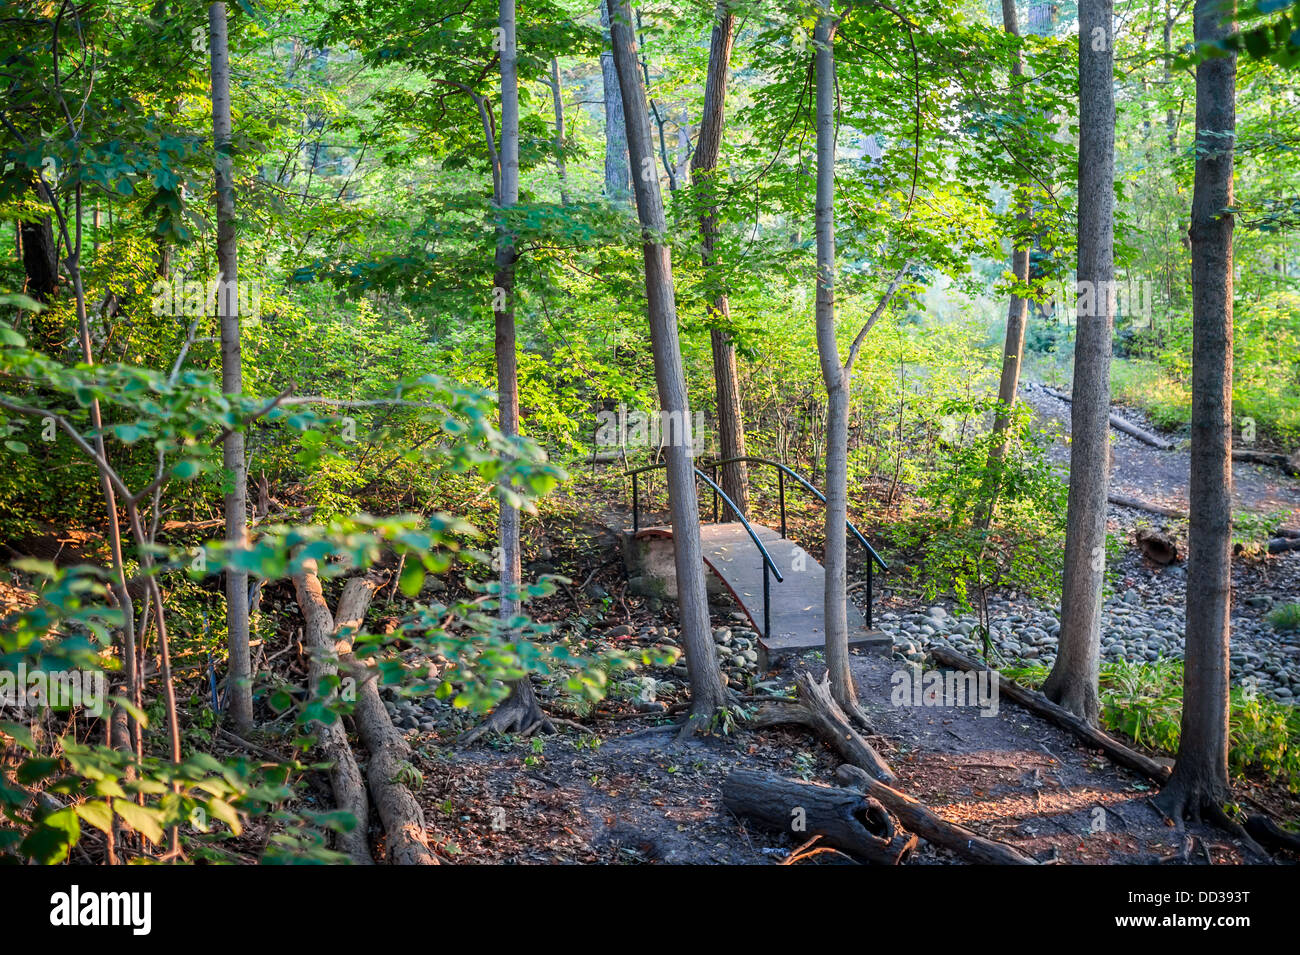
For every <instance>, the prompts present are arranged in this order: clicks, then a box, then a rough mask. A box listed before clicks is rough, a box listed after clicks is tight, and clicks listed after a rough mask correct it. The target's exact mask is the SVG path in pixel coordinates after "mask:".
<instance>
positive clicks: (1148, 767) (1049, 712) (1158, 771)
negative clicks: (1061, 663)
mask: <svg viewBox="0 0 1300 955" xmlns="http://www.w3.org/2000/svg"><path fill="white" fill-rule="evenodd" d="M930 658H931V659H932V660H934V661H935V662H936V663H938V664H939V665H940V666H947V667H953V668H955V669H958V670H976V671H978V670H988V669H989V667H986V666H985V665H984V664H982V663H980V662H979V661H978V660H972V659H971V658H970V657H968V656H966V655H964V654H961V653H958V652H957V651H956V650H953V649H952V648H951V647H941V646H932V647H931V648H930ZM993 672H994V674H995V676H996V681H995V683H994V686H996V687H997V692H998V694H999V695H1001V696H1006V697H1009V698H1010V699H1011V700H1012V701H1013V702H1016V703H1019V704H1020V705H1021V706H1023V707H1024V708H1025V709H1027V710H1029V711H1030V712H1032V713H1036V714H1037V715H1039V716H1041V717H1043V718H1044V719H1046V720H1047V721H1048V722H1049V723H1053V724H1055V725H1056V726H1059V727H1060V728H1061V729H1063V730H1068V731H1069V732H1071V733H1073V734H1074V735H1076V736H1078V737H1079V738H1080V739H1082V740H1083V741H1084V742H1085V743H1087V744H1088V745H1089V746H1092V747H1093V748H1094V749H1099V750H1101V751H1102V752H1104V753H1105V754H1106V755H1107V756H1108V757H1110V759H1111V760H1112V761H1113V762H1116V763H1118V764H1119V765H1121V766H1124V767H1126V768H1128V769H1131V770H1133V771H1134V772H1136V773H1140V774H1142V775H1143V776H1146V777H1147V778H1148V779H1151V780H1153V781H1155V782H1158V783H1160V784H1161V785H1164V784H1165V783H1166V782H1168V780H1169V769H1168V767H1166V766H1163V765H1161V764H1160V763H1157V762H1156V761H1155V760H1154V759H1152V758H1151V757H1149V756H1143V755H1142V754H1141V753H1139V752H1137V751H1136V750H1132V749H1129V748H1128V747H1127V746H1125V745H1124V744H1123V743H1121V742H1119V741H1118V740H1115V739H1112V738H1111V737H1109V736H1107V735H1106V734H1105V733H1103V732H1102V731H1101V730H1099V729H1097V727H1095V726H1092V725H1090V724H1089V723H1088V721H1087V720H1084V719H1082V718H1080V717H1078V716H1075V715H1074V714H1073V713H1071V712H1070V711H1069V710H1067V709H1065V708H1064V707H1061V706H1057V705H1056V704H1055V703H1053V702H1052V701H1051V700H1049V699H1048V698H1047V697H1045V696H1043V694H1041V693H1038V692H1036V691H1034V690H1030V689H1027V688H1026V687H1023V686H1021V685H1020V684H1018V683H1016V681H1015V680H1009V679H1007V678H1006V677H1005V676H1003V675H1002V674H1001V673H998V672H997V671H993Z"/></svg>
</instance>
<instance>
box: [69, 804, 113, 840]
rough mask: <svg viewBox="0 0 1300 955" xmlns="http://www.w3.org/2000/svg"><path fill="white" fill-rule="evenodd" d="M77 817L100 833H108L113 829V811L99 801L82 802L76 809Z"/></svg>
mask: <svg viewBox="0 0 1300 955" xmlns="http://www.w3.org/2000/svg"><path fill="white" fill-rule="evenodd" d="M76 811H77V815H78V816H80V817H81V818H82V819H84V820H86V822H88V823H90V824H91V825H92V826H94V827H95V828H96V829H98V830H99V831H100V832H110V831H112V828H113V810H112V808H111V807H110V806H109V805H108V803H106V802H104V801H103V800H100V799H95V800H92V801H91V802H83V803H81V804H79V805H78V806H77V807H76Z"/></svg>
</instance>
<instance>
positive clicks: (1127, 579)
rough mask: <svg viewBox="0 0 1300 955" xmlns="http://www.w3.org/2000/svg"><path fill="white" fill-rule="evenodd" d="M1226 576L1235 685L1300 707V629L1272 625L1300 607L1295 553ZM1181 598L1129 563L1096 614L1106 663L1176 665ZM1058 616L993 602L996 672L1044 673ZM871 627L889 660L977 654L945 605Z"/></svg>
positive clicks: (966, 628) (966, 629)
mask: <svg viewBox="0 0 1300 955" xmlns="http://www.w3.org/2000/svg"><path fill="white" fill-rule="evenodd" d="M1238 563H1240V562H1238ZM1233 576H1234V580H1233V584H1234V586H1233V611H1232V645H1231V651H1230V664H1231V674H1232V680H1233V682H1234V683H1236V684H1244V685H1250V684H1252V683H1253V685H1254V686H1255V687H1256V688H1257V689H1258V692H1259V693H1261V694H1262V695H1264V696H1268V697H1271V698H1273V699H1275V700H1279V701H1281V702H1285V703H1295V702H1300V631H1297V630H1289V631H1288V630H1280V629H1278V628H1277V627H1276V626H1274V624H1273V623H1272V622H1271V621H1270V620H1269V614H1270V612H1271V611H1272V610H1273V609H1275V608H1276V607H1278V606H1281V605H1282V604H1284V603H1288V602H1294V601H1297V600H1300V555H1294V554H1292V555H1285V558H1284V559H1276V558H1274V559H1270V560H1268V561H1267V562H1265V563H1260V564H1256V565H1249V566H1248V565H1242V566H1238V567H1236V568H1234V575H1233ZM1185 600H1186V569H1185V568H1184V567H1183V566H1182V565H1174V566H1173V567H1169V568H1165V569H1162V570H1158V571H1157V570H1152V569H1149V568H1147V567H1145V566H1144V562H1143V561H1141V560H1140V558H1134V557H1128V558H1126V559H1125V560H1124V562H1123V563H1122V565H1121V567H1120V568H1119V570H1118V573H1117V575H1116V580H1115V583H1114V584H1113V585H1112V587H1111V591H1110V592H1109V593H1108V594H1107V597H1106V601H1105V604H1104V606H1103V609H1102V628H1101V655H1102V660H1103V662H1115V661H1119V660H1127V661H1130V662H1136V663H1142V662H1154V661H1157V660H1161V659H1181V658H1182V655H1183V640H1184V637H1183V631H1184V625H1185V614H1184V605H1185ZM1058 612H1059V607H1058V606H1047V605H1044V604H1042V603H1039V602H1037V601H1034V600H1031V599H1028V598H1024V597H1015V596H1004V597H993V598H990V600H989V630H990V637H991V641H992V644H993V646H994V648H995V650H996V652H997V654H998V657H995V658H994V661H993V662H994V663H995V665H1006V664H1010V665H1016V664H1024V665H1029V664H1038V665H1042V666H1047V667H1050V666H1051V665H1052V664H1053V663H1054V662H1055V661H1056V647H1057V642H1058V639H1059V636H1060V630H1061V622H1060V619H1059V617H1058ZM876 625H877V626H878V627H879V628H880V629H881V630H883V631H885V632H886V633H888V634H890V635H891V636H892V637H893V639H894V653H895V656H896V657H897V658H899V659H903V660H911V661H914V662H920V661H921V660H922V659H923V658H924V652H925V650H926V649H927V648H928V647H930V646H931V645H934V644H946V645H949V646H952V647H954V648H955V649H957V650H960V651H962V652H963V653H967V654H971V655H977V654H979V653H980V652H981V651H982V650H983V645H982V640H981V639H980V636H979V634H978V631H977V627H978V625H979V619H978V617H977V616H975V615H974V614H972V613H960V612H957V611H955V610H954V609H953V608H951V607H949V606H941V605H933V606H927V607H919V606H918V607H914V608H891V609H888V610H885V611H884V612H883V613H879V614H878V615H877V622H876ZM999 658H1000V659H999Z"/></svg>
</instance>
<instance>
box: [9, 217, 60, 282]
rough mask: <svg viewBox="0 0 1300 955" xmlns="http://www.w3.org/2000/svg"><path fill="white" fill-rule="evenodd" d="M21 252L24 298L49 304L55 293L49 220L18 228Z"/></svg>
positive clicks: (55, 259) (55, 261) (56, 264)
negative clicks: (25, 276) (25, 284)
mask: <svg viewBox="0 0 1300 955" xmlns="http://www.w3.org/2000/svg"><path fill="white" fill-rule="evenodd" d="M18 232H19V241H20V242H21V243H22V250H23V271H24V272H25V273H26V274H27V287H26V291H27V294H28V295H30V296H31V297H32V298H34V299H36V301H38V302H49V301H50V300H51V299H53V298H54V296H55V295H57V294H58V291H59V259H58V255H57V254H56V252H55V244H54V223H53V221H52V220H51V219H50V217H49V216H45V217H44V218H41V219H33V220H29V221H23V222H20V223H19V226H18Z"/></svg>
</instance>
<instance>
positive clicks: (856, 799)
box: [722, 769, 916, 865]
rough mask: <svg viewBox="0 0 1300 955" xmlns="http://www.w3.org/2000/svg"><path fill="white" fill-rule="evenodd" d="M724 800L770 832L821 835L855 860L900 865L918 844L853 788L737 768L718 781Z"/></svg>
mask: <svg viewBox="0 0 1300 955" xmlns="http://www.w3.org/2000/svg"><path fill="white" fill-rule="evenodd" d="M862 774H863V776H866V775H867V774H866V773H865V772H863V773H862ZM867 778H870V777H867ZM722 803H723V805H724V806H726V807H727V808H728V809H729V810H731V811H732V812H733V813H735V814H736V815H737V816H742V817H744V818H746V819H752V820H753V821H754V822H756V823H758V824H759V825H760V826H762V827H763V828H764V829H768V830H770V831H772V832H788V833H790V834H791V835H793V836H795V837H796V838H797V839H800V840H803V839H806V838H807V837H809V836H821V837H822V841H823V842H825V843H826V844H827V845H830V846H834V847H835V848H837V849H840V850H842V851H844V852H845V853H847V854H848V855H850V856H852V857H853V858H854V859H856V860H858V861H859V862H870V863H875V864H876V865H901V864H902V863H904V862H906V861H907V859H908V856H910V855H911V854H912V851H913V850H914V849H915V848H916V836H915V835H913V834H912V833H910V832H906V831H904V830H903V829H902V828H901V827H900V826H898V824H897V822H896V821H895V820H894V818H893V817H892V816H890V814H889V812H888V811H887V810H886V809H885V807H884V806H882V805H881V804H880V803H879V802H877V801H876V800H875V799H872V798H870V797H868V796H864V795H863V794H862V793H861V792H858V791H856V790H852V789H847V790H846V789H835V788H832V787H830V786H820V785H817V784H815V783H802V782H796V781H795V780H792V779H784V778H782V777H780V776H776V775H773V774H771V773H759V772H755V771H753V770H749V769H737V770H733V771H732V772H731V773H730V774H729V775H728V776H727V778H726V779H725V780H723V782H722Z"/></svg>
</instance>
